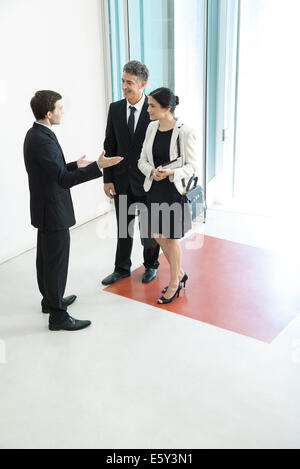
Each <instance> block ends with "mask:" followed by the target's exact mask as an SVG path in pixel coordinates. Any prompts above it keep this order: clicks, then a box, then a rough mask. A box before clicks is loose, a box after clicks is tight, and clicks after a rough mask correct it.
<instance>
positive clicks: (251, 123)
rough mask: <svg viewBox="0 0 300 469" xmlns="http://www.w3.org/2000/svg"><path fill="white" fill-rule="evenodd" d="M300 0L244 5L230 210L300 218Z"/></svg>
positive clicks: (253, 0)
mask: <svg viewBox="0 0 300 469" xmlns="http://www.w3.org/2000/svg"><path fill="white" fill-rule="evenodd" d="M299 15H300V2H299V0H285V1H283V0H240V15H239V17H240V20H239V43H238V52H239V53H238V68H237V71H238V80H237V83H236V84H237V88H236V129H235V130H236V132H235V148H234V150H235V151H234V152H233V155H234V156H233V160H232V161H233V173H232V180H233V194H232V195H233V198H232V202H233V203H232V206H233V207H234V208H236V209H238V210H242V211H243V212H252V213H258V214H264V215H275V216H278V217H279V216H280V217H281V216H282V215H283V214H284V213H293V212H294V213H297V212H296V209H297V208H298V194H297V187H298V174H299V170H300V158H299V150H298V146H299V145H298V132H299V131H298V113H299V107H300V106H299V105H300V94H299V91H298V89H299V82H300V65H299V60H298V55H299V43H300V30H299V26H298V18H299Z"/></svg>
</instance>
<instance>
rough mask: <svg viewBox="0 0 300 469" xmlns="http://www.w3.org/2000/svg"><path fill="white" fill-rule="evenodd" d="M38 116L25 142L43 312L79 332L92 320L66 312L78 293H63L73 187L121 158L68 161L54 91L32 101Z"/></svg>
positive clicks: (57, 326)
mask: <svg viewBox="0 0 300 469" xmlns="http://www.w3.org/2000/svg"><path fill="white" fill-rule="evenodd" d="M30 104H31V108H32V111H33V113H34V116H35V118H36V122H35V123H34V124H33V127H32V128H31V129H30V130H29V131H28V132H27V135H26V137H25V141H24V160H25V166H26V170H27V173H28V179H29V189H30V212H31V223H32V225H33V226H34V227H35V228H37V229H38V237H37V259H36V268H37V279H38V285H39V289H40V292H41V294H42V297H43V299H42V310H43V312H44V313H50V317H49V329H50V330H55V331H58V330H68V331H75V330H79V329H83V328H85V327H87V326H89V325H90V324H91V322H90V321H80V320H77V319H74V318H72V317H71V316H69V314H68V313H67V307H68V306H69V305H70V304H71V303H73V302H74V301H75V299H76V296H75V295H72V296H70V297H67V298H63V294H64V291H65V286H66V281H67V273H68V263H69V248H70V234H69V228H70V227H71V226H73V225H75V223H76V221H75V217H74V210H73V204H72V199H71V194H70V188H71V187H72V186H75V185H77V184H81V183H83V182H86V181H90V180H92V179H96V178H99V177H100V176H102V172H101V169H100V168H104V167H108V166H112V165H115V164H118V163H119V162H120V161H122V158H120V157H113V158H106V157H105V156H104V154H105V152H103V153H102V154H101V156H100V157H99V159H98V161H95V162H91V161H86V160H85V156H83V157H82V158H80V159H79V160H78V161H77V162H73V163H69V164H66V161H65V158H64V155H63V152H62V149H61V147H60V145H59V143H58V140H57V138H56V135H55V133H54V132H53V131H52V129H51V127H52V125H58V124H60V121H61V117H62V114H63V106H62V97H61V95H60V94H58V93H56V92H54V91H38V92H37V93H36V94H35V96H34V97H33V98H32V100H31V103H30Z"/></svg>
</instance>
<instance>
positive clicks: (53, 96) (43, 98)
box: [30, 90, 62, 120]
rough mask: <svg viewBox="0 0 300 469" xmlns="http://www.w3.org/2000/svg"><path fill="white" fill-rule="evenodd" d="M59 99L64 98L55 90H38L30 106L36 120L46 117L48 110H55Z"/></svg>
mask: <svg viewBox="0 0 300 469" xmlns="http://www.w3.org/2000/svg"><path fill="white" fill-rule="evenodd" d="M59 99H62V97H61V95H60V94H59V93H56V92H55V91H49V90H43V91H37V92H36V93H35V95H34V97H33V98H32V99H31V101H30V106H31V109H32V112H33V114H34V117H35V118H36V120H38V119H45V115H46V114H47V112H53V111H54V109H55V103H56V101H58V100H59Z"/></svg>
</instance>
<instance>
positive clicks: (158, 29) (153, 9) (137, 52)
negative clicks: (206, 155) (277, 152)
mask: <svg viewBox="0 0 300 469" xmlns="http://www.w3.org/2000/svg"><path fill="white" fill-rule="evenodd" d="M210 1H211V2H212V10H213V12H214V14H216V12H215V10H216V5H217V3H218V0H210ZM109 18H110V40H111V68H112V76H113V96H112V98H113V100H114V101H115V100H117V99H122V90H121V75H122V68H123V65H124V64H125V63H126V61H127V60H140V61H141V62H143V63H145V64H146V65H147V67H148V68H149V71H150V80H149V83H148V85H147V88H146V90H145V91H146V93H149V92H151V91H152V90H154V89H155V88H158V87H161V86H167V87H169V88H171V89H172V90H174V92H175V94H177V95H178V96H179V99H180V105H179V107H178V109H177V116H178V117H179V118H180V119H181V120H182V121H183V123H185V124H187V125H190V126H192V127H193V128H194V130H195V132H196V135H197V144H198V154H199V166H200V168H199V175H200V176H201V174H202V171H201V161H202V157H203V148H204V129H205V127H204V109H205V106H204V105H205V98H206V97H205V88H204V83H205V78H206V75H205V56H206V55H205V53H206V50H205V45H206V29H205V27H206V0H151V1H149V0H127V1H124V0H109ZM213 25H214V32H213V38H214V41H212V42H211V44H212V48H213V50H215V49H216V48H217V36H216V35H217V21H216V20H215V21H213ZM210 69H211V70H213V73H216V63H215V62H213V63H211V64H210ZM214 80H215V79H214ZM214 80H210V87H209V95H208V97H209V99H211V100H212V103H213V107H212V113H211V114H210V123H211V125H210V126H209V141H210V142H212V146H214V142H215V115H214V114H215V96H216V83H215V81H214ZM214 157H215V152H214V148H212V151H211V152H210V160H209V161H210V163H209V175H210V177H212V175H213V173H214Z"/></svg>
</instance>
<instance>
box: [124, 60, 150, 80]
mask: <svg viewBox="0 0 300 469" xmlns="http://www.w3.org/2000/svg"><path fill="white" fill-rule="evenodd" d="M123 72H126V73H129V74H130V75H134V76H136V78H137V81H138V82H139V83H142V81H146V82H147V81H148V80H149V75H150V74H149V70H148V68H147V67H146V65H144V64H142V63H141V62H138V61H137V60H131V61H130V62H128V63H127V64H126V65H124V68H123Z"/></svg>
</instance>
